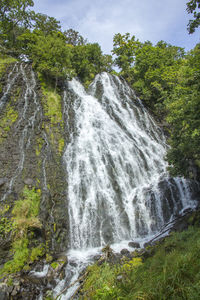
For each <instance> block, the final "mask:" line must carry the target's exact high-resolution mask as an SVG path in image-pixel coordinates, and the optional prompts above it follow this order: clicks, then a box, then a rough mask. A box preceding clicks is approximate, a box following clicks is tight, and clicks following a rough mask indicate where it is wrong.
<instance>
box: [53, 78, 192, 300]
mask: <svg viewBox="0 0 200 300" xmlns="http://www.w3.org/2000/svg"><path fill="white" fill-rule="evenodd" d="M63 109H64V118H65V123H66V132H67V135H68V137H67V138H66V140H67V146H66V149H65V152H64V155H63V160H64V162H65V166H66V174H67V184H68V201H69V203H68V217H69V226H70V229H69V248H70V250H69V251H68V258H69V264H68V266H67V269H66V281H68V279H67V278H69V277H70V276H71V277H72V280H71V282H72V281H73V280H75V279H77V277H78V274H79V273H80V272H81V271H82V270H83V268H84V267H85V265H87V264H88V263H89V261H90V256H92V255H94V254H93V252H95V251H96V252H97V251H98V249H100V248H101V247H103V246H105V245H106V244H111V247H112V248H113V249H119V247H120V246H121V247H123V246H124V245H126V246H127V245H128V241H130V240H137V241H138V240H139V241H141V240H142V239H148V238H150V237H152V236H153V235H155V234H156V233H157V232H159V230H160V229H161V228H162V227H163V226H164V224H165V223H167V222H169V221H171V220H172V219H173V218H174V217H175V216H176V215H177V214H179V213H181V211H183V210H184V209H185V208H187V207H195V205H196V202H195V201H194V199H193V200H192V196H191V193H190V186H189V184H188V182H187V180H185V179H181V178H170V177H169V174H168V172H167V162H166V161H165V159H164V158H165V155H166V150H167V147H168V146H167V145H166V141H165V137H164V134H163V132H162V130H161V129H160V128H159V127H158V126H157V125H156V123H155V121H154V120H153V118H152V117H151V116H150V114H149V113H148V112H147V110H146V109H145V108H144V106H143V104H142V103H141V101H140V100H139V99H138V98H137V97H136V95H135V93H134V91H133V90H132V89H131V88H130V87H129V86H128V84H127V83H126V82H125V81H123V80H121V79H119V78H118V77H116V76H111V75H109V74H107V73H102V74H99V75H97V76H96V78H95V80H94V82H93V83H92V84H91V85H90V87H89V90H88V92H86V91H85V89H84V87H83V86H82V85H81V83H80V82H79V81H77V80H76V79H73V80H72V81H70V82H68V87H67V90H66V91H65V93H64V104H63ZM69 133H70V134H69ZM123 241H125V242H126V243H123ZM116 245H118V246H119V247H118V246H116ZM89 249H90V250H91V251H89ZM95 249H96V250H95ZM70 260H71V262H72V264H70ZM74 262H75V266H76V267H75V268H74V269H73V267H72V266H73V263H74ZM72 269H73V270H72ZM63 284H64V281H62V282H61V283H59V285H58V286H57V288H56V292H58V291H59V290H61V287H62V286H63ZM65 285H67V284H66V282H65ZM75 289H76V286H75V287H74V288H73V290H69V291H68V293H67V295H65V296H63V298H62V299H69V298H70V296H71V295H72V294H73V291H74V290H75Z"/></svg>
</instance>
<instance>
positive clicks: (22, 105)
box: [0, 63, 68, 265]
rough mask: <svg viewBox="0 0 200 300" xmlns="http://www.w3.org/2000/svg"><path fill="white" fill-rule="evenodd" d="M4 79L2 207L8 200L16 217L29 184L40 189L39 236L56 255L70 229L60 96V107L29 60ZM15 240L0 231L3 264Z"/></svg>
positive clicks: (0, 153) (0, 163)
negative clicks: (63, 157) (57, 107)
mask: <svg viewBox="0 0 200 300" xmlns="http://www.w3.org/2000/svg"><path fill="white" fill-rule="evenodd" d="M0 83H1V86H2V91H1V94H0V170H1V174H0V206H1V211H2V210H3V207H4V206H5V205H7V206H9V209H8V210H7V212H6V216H7V217H11V216H12V208H13V206H14V205H15V202H16V201H18V200H19V199H21V197H22V194H23V189H24V187H25V186H26V187H27V188H29V189H32V188H35V189H36V190H39V191H41V197H40V210H39V219H40V221H41V223H42V228H41V229H40V230H36V233H35V235H36V236H35V238H36V239H39V240H41V241H42V242H43V243H44V244H45V247H46V251H47V252H48V253H49V254H50V255H55V254H56V253H59V252H60V251H63V250H64V249H66V248H67V230H68V224H67V216H66V215H67V208H66V179H65V174H64V171H63V163H62V151H63V149H64V144H65V141H64V134H63V133H64V130H63V126H62V115H61V116H60V115H58V118H61V119H60V120H57V114H58V112H57V111H56V108H55V109H54V107H52V105H51V100H52V99H51V98H52V97H57V105H59V106H60V107H61V97H60V95H59V94H57V93H56V92H53V91H49V90H48V87H47V86H45V87H44V88H43V90H42V89H41V84H40V83H39V80H38V79H37V76H36V74H35V73H34V72H33V71H32V67H31V65H29V64H18V63H17V64H11V65H10V66H9V67H8V68H7V71H6V73H5V74H4V75H3V76H2V78H1V82H0ZM45 91H46V94H45ZM60 94H62V92H60ZM61 113H62V112H61V110H60V112H59V114H61ZM64 199H65V201H64ZM6 216H5V215H4V216H1V217H4V218H5V217H6ZM10 243H11V234H7V235H6V238H5V235H4V237H2V236H0V265H2V264H3V263H5V261H6V260H7V259H8V258H10V256H11V255H10V254H9V252H8V250H9V247H10Z"/></svg>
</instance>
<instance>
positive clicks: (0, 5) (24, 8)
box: [0, 0, 34, 48]
mask: <svg viewBox="0 0 200 300" xmlns="http://www.w3.org/2000/svg"><path fill="white" fill-rule="evenodd" d="M33 5H34V3H33V1H32V0H1V2H0V33H1V36H3V38H2V40H1V42H2V44H3V46H5V47H7V48H17V37H18V36H19V35H21V34H22V32H24V31H25V30H26V29H27V28H29V27H31V17H32V14H33V12H32V11H31V10H30V9H29V8H30V7H32V6H33Z"/></svg>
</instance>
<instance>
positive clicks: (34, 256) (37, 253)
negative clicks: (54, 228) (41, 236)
mask: <svg viewBox="0 0 200 300" xmlns="http://www.w3.org/2000/svg"><path fill="white" fill-rule="evenodd" d="M44 254H45V246H44V244H40V245H39V246H38V247H35V248H33V249H32V250H31V254H30V260H31V261H32V262H33V261H35V260H38V259H39V257H41V256H43V255H44Z"/></svg>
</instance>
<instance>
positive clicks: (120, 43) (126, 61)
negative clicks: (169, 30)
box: [112, 33, 184, 117]
mask: <svg viewBox="0 0 200 300" xmlns="http://www.w3.org/2000/svg"><path fill="white" fill-rule="evenodd" d="M113 41H114V47H113V51H112V52H113V53H114V54H115V55H116V56H117V57H116V58H115V64H116V65H117V66H118V67H119V68H120V69H121V72H120V74H121V75H122V76H123V77H124V78H125V79H126V80H127V81H128V82H129V83H130V84H131V85H132V87H133V88H134V89H135V91H136V92H137V93H138V95H139V96H140V98H141V100H142V101H143V102H144V103H145V104H146V105H147V106H148V107H149V108H151V109H152V110H153V111H154V113H156V114H157V115H159V117H161V115H162V114H164V113H165V105H164V101H165V99H166V98H167V97H168V95H169V93H170V91H171V90H172V88H173V86H174V85H175V83H176V73H177V70H178V69H179V64H180V63H181V59H182V57H183V55H184V51H183V49H182V48H179V47H175V46H171V45H169V44H167V43H165V42H164V41H160V42H158V43H157V45H155V46H153V45H152V43H151V42H149V41H147V42H144V43H141V42H140V41H139V40H136V39H135V36H132V37H130V34H129V33H126V34H125V35H121V34H119V33H118V34H116V35H115V36H114V40H113Z"/></svg>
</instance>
